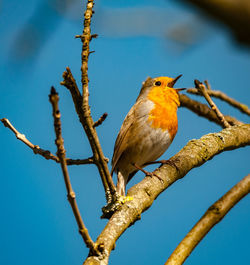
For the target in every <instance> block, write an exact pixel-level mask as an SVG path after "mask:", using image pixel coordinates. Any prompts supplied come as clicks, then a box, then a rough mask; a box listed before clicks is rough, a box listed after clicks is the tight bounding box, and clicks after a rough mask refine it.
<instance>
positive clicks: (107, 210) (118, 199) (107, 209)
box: [101, 194, 133, 219]
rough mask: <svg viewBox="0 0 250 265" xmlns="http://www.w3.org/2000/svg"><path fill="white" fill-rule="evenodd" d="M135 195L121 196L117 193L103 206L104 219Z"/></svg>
mask: <svg viewBox="0 0 250 265" xmlns="http://www.w3.org/2000/svg"><path fill="white" fill-rule="evenodd" d="M132 200H133V197H131V196H121V195H118V194H115V196H114V197H113V198H112V200H111V201H110V202H108V204H107V205H105V206H104V207H103V208H102V213H103V214H102V216H101V218H102V219H109V218H110V217H111V216H112V215H113V213H114V212H116V211H117V210H118V209H120V208H121V206H122V205H123V204H125V203H126V202H129V201H132Z"/></svg>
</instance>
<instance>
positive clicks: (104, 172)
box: [61, 0, 115, 197]
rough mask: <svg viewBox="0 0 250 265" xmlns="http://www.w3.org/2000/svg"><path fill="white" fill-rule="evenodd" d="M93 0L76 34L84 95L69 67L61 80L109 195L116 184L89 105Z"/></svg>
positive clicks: (94, 35) (88, 5)
mask: <svg viewBox="0 0 250 265" xmlns="http://www.w3.org/2000/svg"><path fill="white" fill-rule="evenodd" d="M93 6H94V3H93V0H89V1H88V2H87V8H86V12H85V14H84V29H83V34H82V35H76V38H80V39H81V41H82V43H83V45H82V66H81V71H82V78H81V81H82V90H83V96H82V95H81V94H80V92H79V89H78V87H77V84H76V82H75V79H74V77H73V75H72V73H71V71H70V69H69V67H67V68H66V71H65V72H64V73H63V78H64V80H63V81H62V82H61V84H62V85H64V86H65V87H67V88H68V89H69V91H70V93H71V96H72V99H73V101H74V105H75V109H76V112H77V114H78V117H79V120H80V122H81V124H82V126H83V128H84V130H85V133H86V135H87V137H88V140H89V143H90V145H91V148H92V151H93V159H94V161H95V164H96V165H97V167H98V170H99V173H100V176H101V179H102V183H103V186H104V189H105V192H106V195H107V197H108V194H109V193H110V192H111V193H112V194H115V185H114V183H113V180H112V177H111V175H110V172H109V169H108V166H107V159H106V158H105V157H104V154H103V152H102V149H101V146H100V142H99V138H98V136H97V133H96V131H95V129H94V127H96V123H94V121H93V119H92V117H91V113H90V107H89V101H88V100H89V88H88V81H89V80H88V58H89V53H90V51H89V42H90V41H91V39H92V38H96V37H97V34H93V35H91V29H90V24H91V17H92V14H93ZM103 120H104V119H103Z"/></svg>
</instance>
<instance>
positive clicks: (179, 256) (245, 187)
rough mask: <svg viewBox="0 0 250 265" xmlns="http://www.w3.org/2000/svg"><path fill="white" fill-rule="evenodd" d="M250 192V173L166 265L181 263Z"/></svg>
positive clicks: (188, 236) (225, 196)
mask: <svg viewBox="0 0 250 265" xmlns="http://www.w3.org/2000/svg"><path fill="white" fill-rule="evenodd" d="M249 192H250V174H249V175H247V176H246V177H245V178H243V179H242V180H241V181H240V182H239V183H237V184H236V185H235V186H234V187H233V188H232V189H230V190H229V191H228V192H227V193H226V194H225V195H224V196H222V197H221V198H220V199H219V200H218V201H217V202H215V203H214V204H213V205H212V206H211V207H209V209H208V210H207V212H206V213H205V214H204V215H203V216H202V218H201V219H200V220H199V221H198V222H197V224H196V225H195V226H194V227H193V228H192V229H191V230H190V232H189V233H188V234H187V235H186V236H185V238H184V239H183V240H182V241H181V243H180V244H179V245H178V246H177V248H176V249H175V250H174V252H173V253H172V254H171V256H170V257H169V258H168V260H167V262H166V263H165V265H181V264H183V263H184V261H185V260H186V259H187V257H188V256H189V255H190V254H191V252H192V251H193V250H194V248H195V247H196V246H197V245H198V244H199V242H200V241H201V240H202V239H203V238H204V236H205V235H206V234H207V233H208V232H209V231H210V230H211V229H212V228H213V226H214V225H216V224H217V223H219V222H220V221H221V220H222V219H223V217H224V216H225V215H226V214H227V213H228V212H229V211H230V210H231V209H232V207H234V205H236V204H237V203H238V202H239V201H240V200H241V199H242V198H244V196H246V195H247V194H248V193H249Z"/></svg>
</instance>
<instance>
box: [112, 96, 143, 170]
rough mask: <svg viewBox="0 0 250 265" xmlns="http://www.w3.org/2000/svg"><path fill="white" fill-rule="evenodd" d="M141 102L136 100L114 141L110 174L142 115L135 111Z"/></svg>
mask: <svg viewBox="0 0 250 265" xmlns="http://www.w3.org/2000/svg"><path fill="white" fill-rule="evenodd" d="M141 103H142V102H141V101H137V102H136V103H135V105H134V106H133V107H132V108H131V109H130V111H129V113H128V114H127V116H126V118H125V119H124V121H123V124H122V126H121V129H120V132H119V134H118V136H117V138H116V142H115V147H114V154H113V158H112V170H111V174H113V171H114V170H115V167H116V165H117V162H118V160H119V158H120V157H121V155H122V153H123V152H124V151H125V150H126V148H127V147H128V146H129V144H131V140H133V139H131V137H132V136H131V135H132V134H134V129H135V128H137V126H138V120H139V119H140V118H142V117H143V116H144V115H143V113H141V112H139V111H137V110H138V105H140V104H141Z"/></svg>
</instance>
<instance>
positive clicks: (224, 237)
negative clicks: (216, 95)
mask: <svg viewBox="0 0 250 265" xmlns="http://www.w3.org/2000/svg"><path fill="white" fill-rule="evenodd" d="M84 2H85V1H84ZM51 3H54V2H53V1H48V2H47V1H41V0H36V1H31V0H29V1H28V0H27V1H25V2H23V3H22V2H20V1H17V0H12V1H6V0H5V1H4V0H3V1H1V2H0V14H1V15H0V25H2V26H1V27H0V34H1V49H0V61H1V64H0V80H1V86H0V89H1V99H0V106H1V107H0V117H6V118H8V119H9V120H10V121H11V122H12V123H13V125H14V126H15V127H16V128H17V129H18V130H19V131H20V132H22V133H24V134H25V135H26V137H27V138H28V139H29V140H30V141H31V142H32V143H33V144H37V145H39V146H40V147H42V148H44V149H49V150H50V151H51V152H53V153H55V150H56V148H55V145H54V139H55V136H54V129H53V121H52V116H51V106H50V104H49V102H48V94H49V90H50V87H51V85H54V86H55V87H56V89H57V90H58V92H59V95H60V109H61V113H62V122H63V125H62V129H63V136H64V140H65V147H66V150H67V156H68V157H71V158H86V157H89V156H91V151H90V147H89V145H88V141H87V139H86V137H85V135H84V134H83V131H82V128H81V126H80V124H79V122H78V118H77V116H76V114H75V112H74V107H73V104H72V101H71V99H70V95H69V93H68V91H66V89H65V88H64V87H62V86H60V81H61V80H62V73H63V71H64V70H65V67H66V66H70V67H71V70H72V72H73V74H74V76H75V77H76V79H77V81H78V82H79V80H80V64H81V60H80V51H81V43H80V41H79V40H78V39H74V36H75V35H76V34H79V33H81V31H82V22H81V14H82V13H81V12H82V3H81V1H76V0H74V1H72V5H71V6H70V8H67V9H66V10H67V12H64V11H63V9H62V8H60V9H55V8H54V6H53V4H51ZM95 10H96V13H95V15H94V17H93V29H92V32H93V33H97V34H99V38H98V39H96V40H93V42H91V50H95V53H94V54H92V55H91V56H90V62H89V79H90V103H91V110H92V115H93V117H94V119H95V120H96V119H98V117H99V116H100V115H101V114H102V113H103V112H108V114H109V116H108V118H107V120H106V121H105V122H104V123H103V125H102V126H100V127H99V128H98V134H99V137H100V141H101V143H102V146H103V150H104V153H105V155H106V156H107V157H109V158H111V157H112V152H113V145H114V141H115V138H116V135H117V133H118V131H119V128H120V126H121V123H122V121H123V118H124V117H125V115H126V113H127V112H128V110H129V109H130V107H131V106H132V105H133V104H134V101H135V99H136V97H137V95H138V93H139V90H140V86H141V83H142V81H143V80H145V79H146V77H147V76H152V77H156V76H162V75H166V76H171V77H175V76H177V75H179V74H183V77H182V78H181V80H180V81H179V83H178V85H179V86H180V87H191V86H193V80H194V79H195V78H197V79H199V80H204V79H208V80H209V81H210V83H211V85H212V88H213V89H215V90H223V91H224V92H225V93H227V94H228V95H230V96H232V97H233V98H235V99H237V100H239V101H241V102H243V103H246V104H248V105H249V103H250V102H249V96H250V93H249V91H250V90H249V69H250V52H249V49H247V48H246V47H241V46H238V45H236V44H235V43H234V42H233V41H232V39H231V35H230V33H229V32H227V31H226V30H223V29H222V28H220V27H218V25H216V24H207V23H206V21H205V19H204V18H203V17H202V16H201V15H200V14H199V13H196V12H195V11H194V10H193V9H191V8H189V7H187V6H184V5H182V4H179V3H178V2H175V1H163V0H162V1H160V0H158V1H149V0H147V1H136V4H135V3H134V1H121V0H117V1H98V3H96V6H95ZM137 14H138V16H137ZM138 17H139V18H140V19H138V20H137V18H138ZM127 18H129V19H127ZM140 22H141V23H142V24H141V25H140ZM183 28H184V29H185V31H184V33H185V34H186V35H184V36H185V39H184V40H182V39H181V40H180V39H179V38H178V36H179V35H178V34H179V32H180V30H181V29H183ZM117 29H118V30H117ZM119 29H121V30H119ZM181 32H183V31H181ZM216 103H218V106H219V107H220V109H221V111H222V112H223V113H226V114H230V115H232V116H235V117H237V118H238V119H239V120H242V121H245V122H248V123H249V118H248V117H247V116H246V115H243V114H241V113H240V112H239V111H237V110H235V109H232V108H231V107H228V106H227V105H226V104H224V103H221V102H220V101H216ZM178 116H179V131H178V134H177V136H176V138H175V140H174V142H173V144H172V145H171V147H170V148H169V150H168V151H167V152H166V153H165V154H164V156H163V157H164V158H165V159H167V158H169V157H171V156H172V155H174V154H175V153H176V152H177V151H178V150H180V149H181V148H182V147H183V146H184V145H185V144H186V143H187V142H188V141H189V140H191V139H197V138H200V137H201V136H202V135H204V134H207V133H210V132H216V131H219V130H221V128H220V127H218V126H217V125H215V124H213V123H210V122H208V121H207V120H205V119H202V118H199V117H197V116H196V115H194V114H192V113H191V112H190V111H188V110H186V109H180V110H179V111H178ZM0 135H1V141H0V146H1V154H0V156H1V158H0V159H1V187H2V192H1V195H2V200H1V202H0V210H1V218H0V227H1V237H0V263H1V264H6V265H12V264H16V263H17V262H18V264H26V265H29V264H30V265H40V264H46V265H53V264H61V265H63V264H65V265H66V264H76V265H77V264H81V263H82V261H83V260H84V258H85V257H86V255H87V253H88V251H87V249H86V248H85V246H84V244H83V242H82V239H81V237H80V236H79V234H78V232H77V227H76V223H75V220H74V217H73V214H72V212H71V209H70V206H69V204H68V202H67V200H66V190H65V187H64V183H63V178H62V174H61V171H60V167H59V165H57V164H55V163H54V162H53V161H46V160H45V159H44V158H42V157H39V156H38V155H34V154H33V153H32V151H31V150H30V149H28V148H27V147H26V146H25V145H24V144H22V143H21V142H19V141H17V140H16V138H15V136H14V135H13V134H12V133H11V132H10V131H9V130H7V129H6V128H4V127H3V126H0ZM69 172H70V176H71V179H72V184H73V188H74V190H75V192H76V194H77V200H78V203H79V207H80V210H81V212H82V216H83V220H84V222H85V223H86V226H87V228H88V229H89V232H90V234H91V236H92V237H93V239H95V238H96V237H97V236H98V234H99V233H100V232H101V230H102V229H103V227H104V226H105V224H106V221H105V220H101V219H100V218H99V217H100V215H101V207H102V206H103V205H104V204H105V198H104V193H103V188H102V184H101V181H100V178H99V176H98V173H97V170H96V168H95V167H94V166H72V167H69ZM248 173H249V147H247V148H242V149H239V150H236V151H233V152H225V153H223V154H221V155H219V156H218V157H215V158H214V159H213V160H212V161H209V162H207V163H206V164H205V165H204V166H202V167H201V168H197V169H194V170H192V171H191V172H190V173H189V174H188V175H187V176H185V178H184V179H182V180H180V181H178V182H177V183H175V184H174V185H172V186H171V187H170V188H169V189H168V190H166V191H165V192H164V193H163V194H162V195H161V196H159V197H158V199H157V200H156V201H155V203H154V204H153V206H152V207H151V208H150V209H149V210H148V211H147V212H145V213H144V214H143V215H142V219H141V221H139V222H137V223H136V224H135V225H134V226H132V227H130V228H129V229H128V230H127V231H126V233H125V234H124V235H122V237H121V238H120V239H119V240H118V242H117V244H116V249H115V251H113V253H112V254H111V257H110V264H120V265H125V264H126V265H127V264H153V263H152V260H154V264H163V263H164V262H165V261H166V259H167V257H168V256H169V255H170V254H171V252H172V251H173V250H174V248H175V247H176V246H177V244H178V243H179V242H180V240H181V239H182V238H183V237H184V236H185V234H186V233H187V232H188V231H189V230H190V229H191V228H192V226H193V224H194V223H195V222H196V221H197V220H198V219H199V218H200V217H201V216H202V214H203V213H204V212H205V211H206V209H207V208H208V207H209V206H210V205H211V204H212V203H213V202H215V201H216V200H217V199H218V198H219V197H221V196H222V195H223V194H224V193H225V192H226V191H227V190H229V189H230V188H231V187H232V186H233V185H235V184H236V183H237V182H238V181H239V180H240V179H242V178H243V177H244V176H245V175H247V174H248ZM142 178H143V175H142V174H137V175H136V176H135V177H134V179H133V180H132V181H131V183H130V185H129V187H130V186H131V185H133V184H135V183H137V182H139V181H140V180H141V179H142ZM249 202H250V199H249V196H248V197H246V198H244V199H243V200H242V201H241V202H240V203H239V204H238V205H237V206H236V207H234V208H233V210H232V211H231V212H230V213H229V214H228V215H227V216H226V217H225V219H223V221H222V222H221V223H220V224H219V225H217V226H216V227H215V228H213V230H212V231H211V232H210V233H209V234H208V236H207V237H206V238H205V239H204V240H203V241H202V242H201V243H200V244H199V246H198V247H197V248H196V250H195V251H194V252H193V253H192V254H191V256H190V257H189V258H188V260H187V261H186V263H185V264H187V265H193V264H203V265H206V264H215V265H217V264H218V265H219V264H229V265H235V264H242V265H244V264H249V255H248V252H249V242H248V241H249V240H248V238H249V236H250V229H249V222H250V213H249V211H248V209H249ZM239 257H240V261H239Z"/></svg>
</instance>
